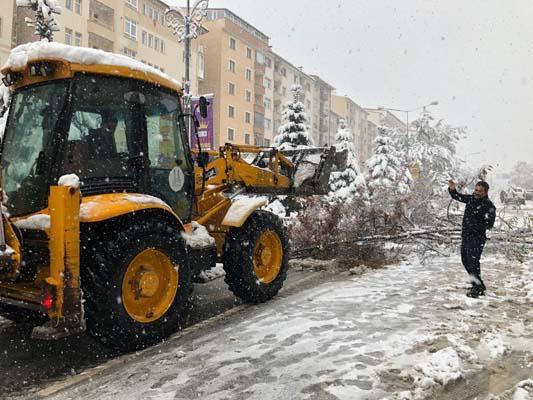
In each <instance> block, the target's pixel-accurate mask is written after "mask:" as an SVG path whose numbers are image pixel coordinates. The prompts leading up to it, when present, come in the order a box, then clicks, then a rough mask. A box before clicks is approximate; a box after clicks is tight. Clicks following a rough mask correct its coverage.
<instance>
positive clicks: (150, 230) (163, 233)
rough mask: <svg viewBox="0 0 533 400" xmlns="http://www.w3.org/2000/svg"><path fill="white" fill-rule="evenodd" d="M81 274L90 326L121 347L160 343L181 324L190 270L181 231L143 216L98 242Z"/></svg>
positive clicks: (96, 334)
mask: <svg viewBox="0 0 533 400" xmlns="http://www.w3.org/2000/svg"><path fill="white" fill-rule="evenodd" d="M89 248H92V253H93V254H92V259H93V260H94V261H93V262H91V264H90V265H88V268H87V271H86V273H85V274H84V276H82V282H85V283H84V298H85V315H86V318H87V327H88V330H89V332H90V333H91V334H92V335H93V336H94V337H95V338H96V339H98V340H100V341H102V342H104V344H106V345H108V346H110V347H113V348H116V349H118V350H121V351H127V350H136V349H139V348H143V347H146V346H148V345H151V344H154V343H157V342H159V341H161V340H162V339H164V338H165V337H167V336H168V335H170V334H171V333H173V332H174V331H175V330H176V329H177V328H178V326H179V321H180V317H181V316H182V314H183V311H184V310H185V309H186V306H187V303H188V295H189V293H190V287H191V276H190V271H189V267H188V263H187V262H186V259H185V250H184V245H183V243H182V241H181V239H180V237H179V232H177V231H176V229H174V228H170V227H169V226H168V225H167V224H165V223H163V222H151V221H143V222H142V223H135V224H132V226H130V227H129V228H126V229H124V230H121V231H120V232H116V231H115V232H114V234H112V235H110V236H107V237H106V238H103V239H101V240H99V241H98V243H94V248H93V246H90V247H89Z"/></svg>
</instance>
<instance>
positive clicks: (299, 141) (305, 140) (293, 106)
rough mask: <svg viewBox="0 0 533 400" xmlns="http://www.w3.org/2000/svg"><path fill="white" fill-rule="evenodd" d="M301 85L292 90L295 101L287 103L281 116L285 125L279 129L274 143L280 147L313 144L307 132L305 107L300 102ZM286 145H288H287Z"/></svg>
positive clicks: (293, 87) (294, 86)
mask: <svg viewBox="0 0 533 400" xmlns="http://www.w3.org/2000/svg"><path fill="white" fill-rule="evenodd" d="M301 90H302V87H301V86H300V85H293V86H292V88H291V91H292V94H293V101H292V102H287V103H286V104H285V108H284V110H283V112H282V114H281V118H282V121H283V123H282V124H281V126H280V127H279V129H278V134H277V136H276V137H275V138H274V143H275V144H276V145H277V146H280V147H288V148H290V147H296V146H309V145H311V144H312V141H311V138H310V136H309V133H308V132H307V123H308V119H307V114H306V113H305V107H304V105H303V103H302V102H301V101H300V92H301ZM285 143H286V144H285Z"/></svg>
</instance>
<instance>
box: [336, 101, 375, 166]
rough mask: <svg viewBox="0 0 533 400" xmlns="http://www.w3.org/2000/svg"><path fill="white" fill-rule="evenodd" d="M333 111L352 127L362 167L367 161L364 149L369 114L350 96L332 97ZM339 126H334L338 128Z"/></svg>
mask: <svg viewBox="0 0 533 400" xmlns="http://www.w3.org/2000/svg"><path fill="white" fill-rule="evenodd" d="M331 110H332V112H334V113H335V114H337V115H339V116H340V117H341V118H342V119H344V121H345V122H346V124H347V125H348V126H349V127H350V130H351V131H352V133H353V137H354V145H355V149H356V152H357V159H358V160H359V163H360V164H361V166H362V165H363V163H364V161H366V158H365V157H366V151H365V150H364V149H363V147H364V146H365V143H366V142H367V140H366V137H367V135H368V112H366V111H365V109H364V108H363V107H361V106H360V105H359V104H357V103H356V102H355V101H353V100H352V99H351V98H349V97H348V96H338V95H335V94H332V96H331ZM337 126H338V125H335V126H332V128H335V129H336V128H337Z"/></svg>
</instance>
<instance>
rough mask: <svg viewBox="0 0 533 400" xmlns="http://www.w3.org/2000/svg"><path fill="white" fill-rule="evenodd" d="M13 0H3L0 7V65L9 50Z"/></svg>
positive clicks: (5, 58)
mask: <svg viewBox="0 0 533 400" xmlns="http://www.w3.org/2000/svg"><path fill="white" fill-rule="evenodd" d="M14 9H15V0H4V2H2V8H1V9H0V67H2V65H4V64H5V62H6V61H7V57H8V56H9V52H10V51H11V44H12V43H11V41H12V37H13V10H14Z"/></svg>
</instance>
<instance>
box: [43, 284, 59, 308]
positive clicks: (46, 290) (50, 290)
mask: <svg viewBox="0 0 533 400" xmlns="http://www.w3.org/2000/svg"><path fill="white" fill-rule="evenodd" d="M55 293H56V291H55V288H54V287H53V286H50V285H44V287H43V291H42V293H41V305H42V306H43V308H44V309H45V310H46V311H50V310H53V309H54V308H55V300H56V296H55Z"/></svg>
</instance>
